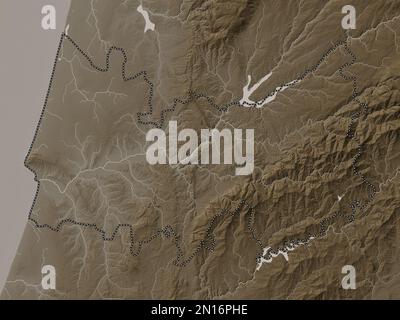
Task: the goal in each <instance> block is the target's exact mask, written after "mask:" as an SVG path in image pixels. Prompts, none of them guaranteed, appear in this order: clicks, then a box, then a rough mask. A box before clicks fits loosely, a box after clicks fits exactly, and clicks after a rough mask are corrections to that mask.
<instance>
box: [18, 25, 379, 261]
mask: <svg viewBox="0 0 400 320" xmlns="http://www.w3.org/2000/svg"><path fill="white" fill-rule="evenodd" d="M64 39H67V40H69V41H70V42H71V43H72V44H73V46H74V47H75V48H76V50H78V51H79V52H80V53H81V54H82V55H83V56H84V57H85V59H86V60H87V61H88V62H89V64H90V65H91V66H92V67H93V68H94V69H96V70H97V71H99V72H107V71H108V70H109V69H110V63H109V61H110V55H111V53H112V51H117V52H120V53H122V55H123V62H122V78H123V80H124V81H130V80H134V79H137V78H139V77H142V78H143V80H144V82H145V83H146V84H147V85H148V86H149V96H148V107H149V111H147V112H138V113H137V120H138V122H139V123H140V124H142V125H152V126H155V127H158V128H161V127H162V126H163V124H164V121H165V115H166V114H167V113H168V112H173V111H174V110H175V108H176V106H177V104H178V103H180V104H182V105H186V104H189V103H190V102H192V101H195V100H197V99H200V98H204V99H206V100H207V102H208V103H209V104H210V105H211V106H212V107H214V108H216V109H217V110H218V111H219V112H225V111H227V110H228V108H229V107H231V106H244V107H245V106H247V107H257V106H261V105H263V104H264V102H265V100H266V99H268V97H271V96H273V95H275V94H277V93H279V92H281V91H282V90H284V88H285V87H291V86H294V85H296V84H298V83H299V82H300V81H301V80H303V79H304V78H305V77H307V76H308V75H309V74H311V73H313V72H315V71H316V70H317V69H318V67H319V66H320V65H321V64H322V62H324V61H325V60H326V59H327V57H329V56H330V55H331V54H332V53H333V52H335V51H336V50H337V49H338V48H339V47H342V46H343V47H344V48H345V51H346V52H347V53H348V54H349V55H350V56H352V61H351V62H350V63H346V64H344V65H343V66H341V67H340V68H339V72H340V75H341V76H342V77H343V78H344V79H345V80H348V81H352V82H353V94H352V98H353V100H354V101H356V102H357V103H359V105H360V106H361V107H362V109H363V110H364V111H365V110H366V108H367V106H366V105H365V104H364V103H362V102H360V101H359V100H358V98H357V96H358V92H357V79H356V77H350V76H346V75H344V73H343V70H344V69H345V68H347V67H350V66H351V65H353V64H354V62H355V61H356V57H355V55H354V53H353V52H352V51H351V50H350V49H349V48H348V46H347V43H346V42H345V41H341V42H338V43H337V44H336V45H334V47H332V48H330V49H329V50H328V51H326V52H325V54H324V55H323V56H322V57H321V59H320V60H319V61H318V63H317V64H315V65H314V66H313V67H312V68H310V69H307V70H305V72H304V73H303V74H302V75H301V76H299V77H298V78H297V79H295V80H293V81H291V82H290V83H287V84H283V85H281V86H279V87H277V88H276V89H275V90H273V91H271V92H270V93H268V95H266V96H265V97H264V98H263V99H261V100H259V101H257V102H254V103H248V102H243V103H240V102H239V101H232V102H230V103H228V104H225V105H222V106H218V105H217V104H215V102H214V101H213V99H212V98H211V97H209V96H207V95H205V94H201V93H196V92H193V91H189V92H188V96H187V97H185V98H174V99H173V104H172V106H171V107H170V108H167V109H164V110H162V111H161V118H160V120H158V121H144V120H142V119H143V117H148V116H151V115H152V114H153V104H152V101H153V97H154V85H153V83H152V82H151V81H150V80H149V78H148V74H147V72H146V71H140V72H138V73H136V74H134V75H131V76H127V75H126V71H125V67H126V63H127V61H128V59H127V54H126V52H125V50H124V49H123V48H119V47H115V46H112V47H110V48H109V50H108V51H107V54H106V59H105V67H99V66H98V65H96V64H95V63H94V62H93V60H92V59H91V58H90V57H89V55H88V54H87V53H86V52H85V51H83V50H82V49H81V48H80V47H79V46H78V45H77V43H76V42H75V41H74V40H73V39H72V38H71V37H69V36H68V35H66V34H65V33H62V35H61V38H60V41H59V44H58V48H57V53H56V58H55V61H54V64H53V69H52V73H51V77H50V82H49V87H48V89H47V93H46V96H45V101H44V106H43V108H42V111H41V114H40V118H39V121H38V125H37V127H36V130H35V133H34V138H33V140H32V143H31V145H30V147H29V150H28V153H27V155H26V157H25V161H24V164H25V166H26V167H27V168H28V169H29V170H30V171H31V172H32V173H33V174H34V181H36V182H37V188H36V192H35V196H34V199H33V203H32V206H31V208H30V210H29V215H28V220H29V221H31V222H33V224H34V225H35V227H36V228H38V229H48V230H51V231H54V232H59V231H61V229H62V227H63V226H64V225H65V224H71V225H76V226H80V227H85V228H92V229H94V230H95V231H97V232H98V233H100V234H101V237H102V239H103V241H113V240H114V239H115V237H116V236H117V234H118V232H119V230H120V229H122V228H129V236H130V253H131V255H132V256H138V255H139V254H140V252H141V249H142V247H143V245H145V244H148V243H150V242H151V241H153V240H154V239H156V238H158V237H161V236H164V237H165V238H171V237H172V242H173V243H174V244H175V246H176V248H177V257H176V258H175V259H174V261H173V263H174V264H175V265H176V266H179V267H184V266H186V265H187V264H189V263H190V262H191V260H192V259H193V258H194V257H195V256H196V255H197V254H198V253H199V252H200V251H201V249H202V248H203V247H204V248H206V249H208V250H209V251H213V250H214V248H215V245H216V241H215V238H214V235H213V233H212V230H213V228H214V225H215V223H216V221H217V219H218V218H219V217H222V216H224V215H231V216H233V217H234V216H236V215H238V214H239V213H240V211H241V210H242V209H244V208H245V207H247V209H248V210H249V212H250V215H249V218H248V224H247V228H248V230H249V232H250V235H251V238H252V239H253V240H254V241H255V242H256V244H257V246H258V248H259V253H258V254H257V258H256V260H257V261H259V260H260V259H261V257H262V251H263V247H264V246H263V245H262V242H261V240H260V239H259V238H257V236H256V233H255V230H254V228H253V225H254V215H255V210H254V208H253V207H251V206H250V205H248V204H247V203H246V202H245V201H244V200H241V201H240V202H239V205H238V206H237V208H236V209H235V210H234V211H232V212H229V211H227V210H221V211H220V212H219V213H218V214H216V215H215V216H214V217H213V218H212V219H211V220H210V222H209V224H208V227H207V230H206V236H205V238H204V239H203V240H201V241H200V243H199V245H198V246H197V247H196V249H194V251H193V253H192V254H191V255H189V256H188V257H187V258H186V259H185V258H184V254H183V250H182V248H181V245H180V236H179V235H178V234H177V233H176V232H175V231H174V229H173V227H172V226H170V225H167V226H165V227H164V228H162V229H159V230H157V231H156V232H155V233H154V234H153V235H152V236H150V237H149V238H147V239H145V240H140V241H135V240H134V229H133V226H132V225H131V224H127V223H122V224H118V225H117V226H116V228H115V229H114V231H113V232H112V234H111V236H107V235H106V231H105V230H103V229H101V228H99V227H98V226H97V225H96V224H94V223H85V222H79V221H76V220H73V219H62V220H61V221H60V222H59V223H58V224H57V225H56V226H51V225H49V224H47V223H44V224H41V223H39V222H38V221H37V220H36V219H35V218H33V217H32V213H33V209H34V206H35V204H36V201H37V197H38V194H39V190H40V180H39V179H38V176H37V174H36V172H35V171H34V170H33V169H32V168H30V167H29V165H28V158H29V156H30V154H31V152H32V148H33V145H34V142H35V141H36V138H37V135H38V131H39V128H40V125H41V122H42V119H43V116H44V112H45V109H46V106H47V103H48V99H49V96H50V91H51V87H52V84H53V80H54V74H55V70H56V66H57V62H58V60H59V56H60V52H61V48H62V44H63V41H64ZM359 116H360V112H356V113H354V114H353V115H352V117H351V123H350V125H349V128H348V131H347V135H346V136H347V137H350V138H353V139H356V137H355V136H354V135H353V134H352V133H351V132H352V129H351V128H352V126H353V125H354V124H355V122H356V121H357V119H358V117H359ZM356 141H358V140H356ZM362 151H363V148H362V145H361V144H359V148H358V153H357V154H356V156H355V157H354V158H353V172H354V173H355V174H356V175H358V176H360V177H361V178H362V180H363V183H366V184H367V185H368V186H369V187H370V188H372V189H373V191H372V192H371V193H370V195H369V196H370V201H372V200H373V198H374V195H375V193H376V188H375V186H373V185H372V184H371V183H370V182H369V181H368V180H367V179H366V178H365V177H364V176H363V175H362V174H361V173H360V172H359V171H358V170H357V160H358V159H359V158H360V157H361V155H362ZM370 201H369V202H370ZM369 202H368V203H369ZM368 203H367V204H368ZM367 204H364V205H363V206H362V208H365V207H366V206H367ZM357 207H360V202H359V201H356V202H355V203H353V204H352V219H351V221H353V220H354V215H355V210H356V208H357ZM336 215H344V214H340V213H337V214H336ZM335 217H336V216H335ZM333 218H334V216H332V217H328V218H325V219H324V220H323V222H321V232H320V234H321V233H322V232H324V234H325V232H326V226H325V224H326V222H328V221H330V220H332V219H333ZM312 236H314V237H315V236H317V235H311V234H309V235H308V237H306V239H303V240H302V239H295V240H291V241H290V242H285V243H292V244H295V245H299V244H300V245H301V244H307V243H308V242H309V240H310V238H311V237H312ZM319 236H322V235H319ZM135 243H137V248H136V250H135ZM285 248H286V247H285V246H284V247H278V248H277V249H270V250H269V251H268V252H267V253H266V255H264V257H267V259H268V258H269V257H270V256H271V254H277V253H278V252H279V250H282V251H285Z"/></svg>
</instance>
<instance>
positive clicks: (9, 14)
mask: <svg viewBox="0 0 400 320" xmlns="http://www.w3.org/2000/svg"><path fill="white" fill-rule="evenodd" d="M47 4H51V5H54V6H55V8H56V22H57V29H56V30H43V29H42V27H41V20H42V13H41V10H42V7H43V6H44V5H47ZM69 5H70V0H0V39H1V50H0V95H1V97H0V148H1V149H0V150H1V151H0V164H1V166H0V177H1V179H0V201H1V204H0V291H1V288H2V287H3V284H4V281H5V280H6V277H7V275H8V271H9V268H10V266H11V263H12V261H13V258H14V255H15V253H16V250H17V247H18V244H19V241H20V238H21V236H22V232H23V230H24V228H25V225H26V222H27V217H28V212H29V208H30V206H31V204H32V200H33V196H34V193H35V190H36V183H35V182H34V181H33V174H32V173H31V172H30V171H29V170H28V169H26V168H25V166H24V163H23V162H24V158H25V155H26V153H27V152H28V148H29V145H30V143H31V142H32V139H33V134H34V131H35V128H36V125H37V122H38V120H39V115H40V112H41V109H42V107H43V102H44V97H45V95H46V91H47V87H48V84H49V80H50V74H51V70H52V67H53V62H54V58H55V54H56V50H57V46H58V42H59V39H60V35H61V32H63V31H64V28H65V20H66V16H67V13H68V10H69Z"/></svg>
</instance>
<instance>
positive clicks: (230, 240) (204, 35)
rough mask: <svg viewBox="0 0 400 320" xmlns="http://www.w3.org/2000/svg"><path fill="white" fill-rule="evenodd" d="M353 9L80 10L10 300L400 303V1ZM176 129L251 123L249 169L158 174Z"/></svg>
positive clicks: (52, 91)
mask: <svg viewBox="0 0 400 320" xmlns="http://www.w3.org/2000/svg"><path fill="white" fill-rule="evenodd" d="M351 2H352V3H351V5H353V6H354V7H355V8H356V9H357V27H356V29H355V30H347V31H346V30H343V28H342V26H341V20H342V18H343V16H344V15H343V14H342V11H341V10H342V7H343V6H344V5H346V4H350V3H349V1H339V0H331V1H320V0H291V1H278V0H235V1H232V0H182V1H178V0H168V1H159V0H143V1H137V0H125V1H122V0H118V1H107V0H98V1H95V0H92V1H89V0H84V1H82V0H73V1H72V4H71V9H70V13H69V17H68V21H67V24H68V25H69V27H68V33H67V34H66V35H63V37H62V38H61V39H60V47H59V48H58V51H57V55H56V58H55V67H54V72H53V76H52V79H51V81H50V86H49V93H48V96H47V97H46V102H45V107H44V111H43V115H42V118H41V121H40V122H39V124H38V130H37V133H36V134H35V137H34V140H33V143H32V146H31V149H30V150H29V154H28V155H27V158H26V166H27V167H28V168H29V169H30V170H31V171H32V172H33V173H34V174H35V177H36V179H37V181H38V190H37V195H36V197H35V201H34V203H33V206H32V210H31V212H30V213H29V217H28V218H29V219H28V221H27V225H26V229H25V232H24V235H23V238H22V239H21V243H20V246H19V249H18V252H17V253H16V256H15V260H14V263H13V266H12V268H11V270H10V274H9V277H8V281H7V283H6V285H5V287H4V289H3V291H2V293H1V298H2V299H21V298H22V299H55V298H56V299H103V298H104V299H110V298H115V299H144V298H147V299H349V298H351V299H354V298H357V299H381V298H400V247H399V245H398V244H399V243H400V221H399V214H400V173H399V165H400V120H399V118H400V2H399V1H397V0H377V1H362V0H358V1H357V0H353V1H351ZM140 4H142V5H143V8H144V9H145V10H146V11H147V12H148V14H149V18H150V20H151V22H152V23H154V25H155V28H154V31H153V30H146V32H144V29H145V19H144V17H143V16H142V14H141V13H140V12H138V10H137V7H138V6H139V5H140ZM56 49H57V48H55V51H56ZM270 73H271V75H270V76H269V78H268V79H267V80H265V81H260V80H261V79H263V78H264V77H266V75H268V74H270ZM249 81H250V82H249ZM259 81H260V82H259ZM257 82H259V87H258V88H257V89H256V90H255V91H254V93H252V94H251V96H250V97H251V99H250V100H251V101H252V102H253V103H254V104H253V105H252V103H251V102H249V103H247V104H244V103H243V101H244V100H245V99H244V93H245V91H246V90H245V88H247V89H249V88H251V87H252V86H254V85H255V84H257ZM248 100H249V99H248ZM240 101H242V102H240ZM171 120H176V121H177V123H178V127H179V129H183V128H192V129H195V130H196V131H199V130H200V129H203V128H210V129H212V128H217V129H219V130H222V129H224V128H229V129H236V128H240V129H254V133H255V139H254V143H255V152H254V160H255V168H254V171H253V173H252V174H251V175H247V176H236V175H235V174H234V172H235V165H225V164H220V165H217V164H212V165H205V164H199V165H194V164H190V165H182V164H175V165H174V164H171V165H168V164H167V165H161V164H159V165H150V164H148V162H147V161H146V148H147V146H148V145H149V143H148V142H146V133H147V132H148V130H150V129H151V128H155V127H158V128H161V129H164V130H165V129H166V128H167V127H168V121H171ZM27 215H28V213H27ZM285 257H286V258H287V259H286V258H285ZM44 265H52V266H54V267H55V269H56V272H57V278H56V283H57V285H56V289H55V290H44V289H43V288H42V286H41V280H42V273H41V269H42V266H44ZM345 265H352V266H354V268H355V270H356V283H357V288H356V289H355V290H344V289H343V288H342V285H341V281H342V278H343V277H344V276H345V274H342V268H343V266H345Z"/></svg>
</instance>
